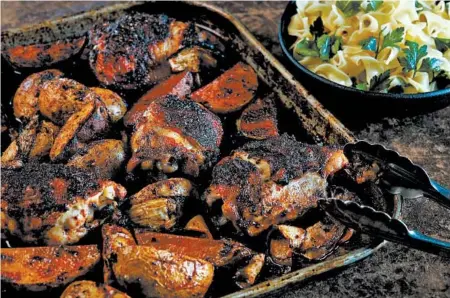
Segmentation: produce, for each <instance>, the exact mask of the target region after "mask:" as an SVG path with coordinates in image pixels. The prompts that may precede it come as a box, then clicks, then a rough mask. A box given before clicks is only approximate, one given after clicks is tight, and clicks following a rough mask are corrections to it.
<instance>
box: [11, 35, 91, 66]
mask: <svg viewBox="0 0 450 298" xmlns="http://www.w3.org/2000/svg"><path fill="white" fill-rule="evenodd" d="M85 41H86V38H85V37H84V36H83V37H80V38H75V39H73V40H58V41H55V42H53V43H46V44H34V45H26V46H15V47H13V48H9V49H6V50H5V51H4V52H3V55H4V56H5V57H6V58H7V59H8V60H9V62H11V64H13V65H14V66H16V67H43V66H48V65H51V64H54V63H56V62H59V61H62V60H66V59H69V58H70V57H72V56H74V55H76V54H77V53H79V52H80V50H81V49H82V47H83V45H84V42H85Z"/></svg>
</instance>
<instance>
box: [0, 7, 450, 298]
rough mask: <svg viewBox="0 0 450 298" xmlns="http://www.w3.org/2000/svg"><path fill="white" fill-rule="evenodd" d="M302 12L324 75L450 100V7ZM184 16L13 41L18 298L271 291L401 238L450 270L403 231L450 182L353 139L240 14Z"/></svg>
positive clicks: (76, 25) (316, 67)
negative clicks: (405, 213)
mask: <svg viewBox="0 0 450 298" xmlns="http://www.w3.org/2000/svg"><path fill="white" fill-rule="evenodd" d="M411 3H414V2H411ZM293 4H295V5H296V7H297V14H295V15H291V16H290V17H291V19H290V24H289V34H291V35H292V36H295V37H296V39H297V40H296V42H295V43H294V44H292V45H289V47H290V51H291V55H293V57H295V59H296V60H297V61H298V62H300V63H301V64H302V65H304V66H305V67H306V68H307V69H308V70H309V71H311V72H313V73H315V74H317V75H319V76H321V77H323V78H325V79H327V80H330V81H332V82H335V83H338V84H342V85H345V86H347V87H351V88H357V89H359V90H360V91H367V92H369V91H376V92H382V93H383V92H384V93H392V92H396V93H422V92H432V91H438V92H439V91H442V90H444V89H445V88H447V87H448V84H449V75H450V30H449V29H448V28H450V18H449V12H450V5H449V4H448V3H445V2H444V1H437V2H433V3H428V2H424V3H422V1H416V6H415V8H414V12H412V11H411V10H410V7H409V6H407V5H406V4H404V5H403V4H402V5H403V6H402V5H400V4H399V3H396V2H387V1H362V2H359V1H358V2H356V1H355V2H352V1H298V2H297V3H295V2H292V3H290V5H293ZM171 5H173V4H172V3H170V2H159V3H120V4H115V5H112V6H107V7H105V8H101V9H98V10H94V11H89V12H86V13H81V14H78V15H75V16H71V17H65V18H61V19H56V20H51V21H49V22H45V23H42V24H38V25H34V26H30V27H24V28H19V29H11V30H7V31H4V32H2V62H1V63H2V83H3V84H2V85H3V88H2V102H1V103H2V111H1V126H2V144H1V146H2V154H1V179H2V182H1V185H2V190H1V196H2V197H1V229H2V230H1V232H2V249H1V283H2V294H3V295H5V297H9V296H23V297H27V296H38V297H41V296H42V297H65V298H68V297H221V296H228V297H252V296H258V295H261V294H269V295H272V294H273V295H275V294H274V293H275V292H274V291H276V290H280V289H283V288H285V287H286V286H288V285H291V284H294V283H297V282H300V281H302V280H305V279H307V278H310V277H314V276H316V275H318V274H321V273H324V272H327V271H330V270H334V269H337V268H340V267H343V266H347V265H350V264H352V263H355V262H357V261H360V260H362V259H364V258H366V257H367V256H369V255H371V254H372V253H373V252H375V251H376V250H378V249H379V248H380V247H382V246H383V245H385V244H386V241H392V242H397V243H400V244H403V245H405V246H409V247H412V248H415V249H418V250H422V251H426V252H428V253H432V254H437V255H440V256H443V257H449V258H450V242H448V241H442V240H440V239H437V238H434V237H431V236H427V235H423V234H421V233H419V232H418V231H415V230H412V229H409V228H408V227H407V226H406V224H405V223H404V222H403V221H402V220H401V212H402V201H403V200H404V199H414V198H419V197H426V198H427V199H430V200H433V201H435V202H437V203H439V204H440V205H441V206H442V208H448V209H450V193H449V191H448V190H447V189H445V188H444V186H442V185H439V184H438V183H437V182H435V181H434V180H432V179H431V178H430V177H429V176H428V174H427V173H426V172H425V171H424V170H423V169H422V168H420V167H419V166H417V165H415V164H414V163H412V162H411V161H410V160H409V159H407V158H406V157H403V156H401V155H400V154H398V153H397V152H395V151H393V150H390V149H388V148H385V147H383V146H381V145H378V144H371V143H368V142H365V141H357V140H355V139H354V138H353V136H352V134H351V133H350V132H349V131H348V130H347V129H346V128H345V127H344V126H343V125H342V124H341V123H340V122H339V120H337V119H336V118H334V117H333V115H332V114H331V113H330V112H328V111H327V110H326V109H324V108H323V107H322V106H321V105H320V103H319V102H318V101H317V100H316V99H315V98H314V97H313V96H312V95H310V94H309V93H308V92H307V91H306V90H305V88H304V87H303V86H302V85H300V83H299V82H297V81H296V80H295V79H293V77H292V74H290V73H289V72H288V71H287V70H286V69H285V68H284V66H283V65H281V64H280V62H278V61H277V60H276V59H275V58H274V57H273V56H272V55H271V54H270V53H269V52H268V51H267V50H266V49H265V48H264V47H263V46H262V45H261V44H260V43H259V42H258V41H257V40H256V39H255V38H254V37H253V36H252V35H251V34H250V33H249V32H248V31H247V29H245V27H243V25H242V24H241V23H240V22H239V21H237V20H236V19H235V18H234V17H232V16H231V15H229V14H228V13H225V12H223V11H222V10H220V9H218V8H217V7H216V6H214V5H211V4H209V3H203V2H202V3H197V2H177V5H178V9H177V12H174V11H173V10H172V9H171V8H170V6H171ZM415 18H416V19H415ZM415 20H416V21H417V20H418V21H420V22H415Z"/></svg>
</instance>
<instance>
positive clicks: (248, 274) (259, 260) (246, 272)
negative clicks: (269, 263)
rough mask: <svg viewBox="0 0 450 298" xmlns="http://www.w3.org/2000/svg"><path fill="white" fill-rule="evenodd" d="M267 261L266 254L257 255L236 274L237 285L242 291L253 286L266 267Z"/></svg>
mask: <svg viewBox="0 0 450 298" xmlns="http://www.w3.org/2000/svg"><path fill="white" fill-rule="evenodd" d="M265 259H266V255H265V254H257V255H255V256H254V257H253V258H251V260H250V262H249V263H248V264H247V266H245V267H243V268H241V269H239V270H238V271H237V272H236V275H235V276H234V278H235V280H236V284H237V285H238V286H239V287H240V288H242V289H243V288H248V287H250V286H252V285H253V284H254V283H255V281H256V279H257V278H258V275H259V273H260V272H261V269H262V268H263V266H264V261H265Z"/></svg>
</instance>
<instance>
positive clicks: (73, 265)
mask: <svg viewBox="0 0 450 298" xmlns="http://www.w3.org/2000/svg"><path fill="white" fill-rule="evenodd" d="M99 261H100V251H99V250H98V248H97V246H96V245H82V246H60V247H56V246H53V247H51V246H46V247H20V248H2V250H1V268H2V271H1V274H0V275H1V280H2V282H6V283H8V284H11V285H13V286H14V287H16V288H19V289H20V288H25V289H27V290H30V291H44V290H48V289H51V288H55V287H59V286H62V285H67V284H68V283H70V282H71V281H73V280H74V279H75V278H78V277H80V276H83V275H84V274H86V273H87V272H88V271H89V270H91V269H92V268H93V267H94V266H95V265H96V264H97V263H98V262H99Z"/></svg>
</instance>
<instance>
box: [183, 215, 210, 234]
mask: <svg viewBox="0 0 450 298" xmlns="http://www.w3.org/2000/svg"><path fill="white" fill-rule="evenodd" d="M184 229H185V230H188V231H195V232H200V233H203V234H204V235H205V237H206V238H209V239H213V236H212V235H211V232H210V231H209V228H208V225H206V222H205V219H204V218H203V216H201V215H196V216H194V217H193V218H191V219H190V220H189V221H188V223H187V224H186V226H185V227H184Z"/></svg>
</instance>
